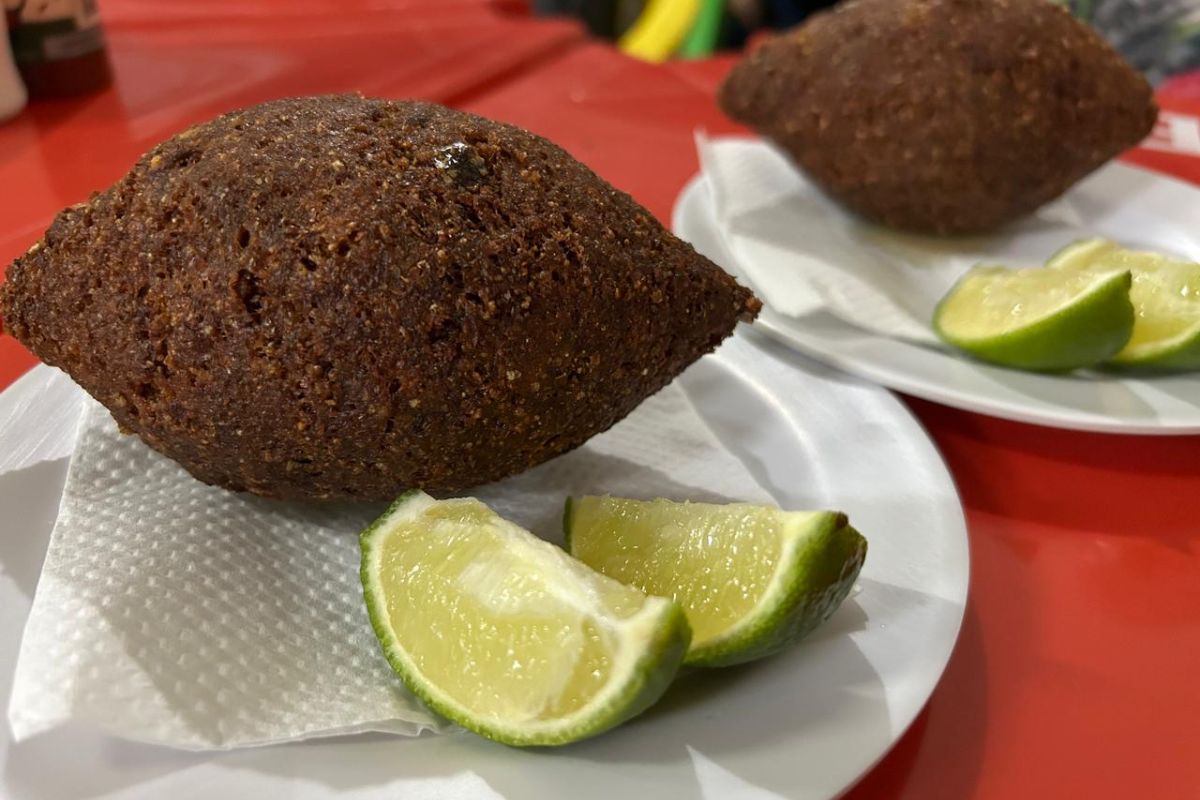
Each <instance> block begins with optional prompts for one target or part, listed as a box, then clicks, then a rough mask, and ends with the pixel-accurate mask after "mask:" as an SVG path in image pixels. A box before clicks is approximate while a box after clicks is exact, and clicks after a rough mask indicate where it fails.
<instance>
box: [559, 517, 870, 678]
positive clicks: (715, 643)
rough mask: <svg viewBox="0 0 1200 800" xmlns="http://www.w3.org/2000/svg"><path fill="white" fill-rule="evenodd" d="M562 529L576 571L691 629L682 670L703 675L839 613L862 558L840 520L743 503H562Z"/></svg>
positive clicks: (770, 649)
mask: <svg viewBox="0 0 1200 800" xmlns="http://www.w3.org/2000/svg"><path fill="white" fill-rule="evenodd" d="M563 527H564V528H565V530H566V534H567V545H568V547H569V548H570V550H571V554H572V555H574V556H575V557H576V558H578V559H580V560H581V561H583V562H584V563H585V564H587V565H589V566H591V567H593V568H595V569H597V570H599V571H600V572H603V573H604V574H605V575H608V576H610V577H613V578H616V579H617V580H619V581H621V582H622V583H627V584H629V585H631V586H636V587H637V588H639V589H641V590H642V591H644V592H646V593H647V594H654V595H660V596H663V597H670V598H673V599H674V600H675V601H676V602H678V603H679V604H680V605H681V606H683V608H684V611H686V612H687V617H688V622H690V623H691V625H692V630H693V638H692V648H691V650H689V651H688V654H687V658H686V659H685V662H684V663H686V664H691V665H695V666H705V667H720V666H727V665H729V664H738V663H741V662H744V661H751V660H753V659H756V658H762V657H763V656H766V655H770V654H771V653H775V652H777V651H779V650H782V649H783V648H785V647H787V646H788V645H790V644H792V643H794V642H796V641H798V640H799V639H801V638H802V637H804V636H805V635H806V634H807V633H809V632H810V631H811V630H812V629H813V628H815V627H817V626H818V625H820V624H821V623H822V622H824V621H825V620H826V619H828V618H829V617H830V615H832V614H833V612H834V611H835V610H837V607H838V606H839V605H841V603H842V601H843V600H844V599H845V598H846V595H847V594H848V593H849V591H850V588H851V587H852V586H853V585H854V579H855V578H856V577H857V576H858V571H859V569H861V568H862V564H863V559H864V558H865V557H866V554H867V542H866V540H865V539H863V537H862V536H860V535H859V534H858V532H857V531H855V530H854V529H853V528H851V527H850V526H849V525H848V524H847V523H846V517H845V515H844V514H838V513H836V512H832V511H811V512H807V511H780V510H779V509H777V508H766V507H763V506H754V505H750V504H748V503H733V504H730V505H712V504H709V503H675V502H672V501H670V500H651V501H641V500H623V499H621V498H616V497H580V498H572V499H570V500H568V501H567V508H566V511H565V513H564V516H563Z"/></svg>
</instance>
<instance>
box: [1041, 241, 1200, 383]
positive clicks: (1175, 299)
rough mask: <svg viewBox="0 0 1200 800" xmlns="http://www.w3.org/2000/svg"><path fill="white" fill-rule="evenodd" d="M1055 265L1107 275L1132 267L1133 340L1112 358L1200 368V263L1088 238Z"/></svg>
mask: <svg viewBox="0 0 1200 800" xmlns="http://www.w3.org/2000/svg"><path fill="white" fill-rule="evenodd" d="M1046 266H1047V267H1050V268H1051V269H1057V270H1064V271H1080V272H1087V273H1091V274H1102V273H1106V272H1111V271H1112V270H1129V271H1130V272H1131V273H1132V274H1133V285H1132V287H1131V288H1130V290H1129V297H1130V299H1131V300H1132V301H1133V307H1134V311H1135V314H1136V316H1135V320H1134V325H1133V335H1132V336H1131V337H1130V339H1129V342H1128V343H1127V344H1126V345H1125V347H1123V348H1122V349H1121V350H1120V351H1119V352H1117V353H1116V354H1115V355H1113V357H1112V358H1111V359H1110V363H1112V364H1116V365H1121V366H1128V367H1146V368H1152V369H1179V370H1184V369H1200V264H1197V263H1194V262H1188V261H1181V260H1179V259H1174V258H1170V257H1169V256H1164V255H1161V254H1159V253H1148V252H1144V251H1140V250H1127V249H1125V248H1123V247H1120V246H1119V245H1117V244H1115V243H1113V242H1110V241H1108V240H1106V239H1085V240H1083V241H1079V242H1075V243H1073V244H1071V245H1068V246H1067V247H1065V248H1063V249H1062V250H1060V251H1059V252H1058V253H1056V254H1055V255H1054V256H1053V257H1052V258H1051V259H1050V261H1048V262H1047V263H1046Z"/></svg>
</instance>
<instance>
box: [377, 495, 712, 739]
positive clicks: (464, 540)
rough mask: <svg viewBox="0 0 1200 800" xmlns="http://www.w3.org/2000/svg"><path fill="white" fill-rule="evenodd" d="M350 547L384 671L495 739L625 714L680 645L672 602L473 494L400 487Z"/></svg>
mask: <svg viewBox="0 0 1200 800" xmlns="http://www.w3.org/2000/svg"><path fill="white" fill-rule="evenodd" d="M360 543H361V547H362V583H363V592H364V595H365V598H366V603H367V611H368V613H369V615H370V618H371V624H372V626H373V628H374V629H375V634H376V636H377V637H378V638H379V642H380V644H381V645H382V646H383V651H384V654H385V655H386V656H387V659H388V661H389V663H390V664H391V665H392V667H393V669H395V671H396V673H397V674H398V675H399V676H400V678H401V679H402V680H403V681H404V683H405V684H406V685H407V686H408V688H409V689H410V690H412V691H413V692H414V693H415V694H416V695H418V696H419V697H421V698H422V699H423V700H424V701H425V702H426V703H427V704H428V705H429V706H430V707H431V708H433V709H434V710H435V711H437V712H438V713H440V714H442V715H443V716H445V717H447V718H449V719H451V720H453V721H454V722H457V723H458V724H459V725H461V726H463V727H464V728H467V729H469V730H472V731H474V732H476V733H479V734H481V735H483V736H487V737H488V738H491V739H494V740H496V741H499V742H503V743H505V744H510V745H518V746H524V745H557V744H565V743H567V742H572V741H576V740H579V739H583V738H585V737H588V736H592V735H594V734H597V733H600V732H601V731H604V730H607V729H609V728H611V727H613V726H614V725H617V724H619V723H620V722H623V721H624V720H626V719H629V718H630V717H632V716H634V715H635V714H638V713H639V712H641V711H642V710H644V709H645V708H647V707H648V706H649V705H650V704H651V703H653V702H654V701H655V700H657V699H658V697H659V696H660V695H661V694H662V692H663V691H664V690H665V689H666V687H667V685H668V684H669V683H670V681H671V679H672V677H673V676H674V674H675V672H676V670H677V669H678V667H679V665H680V662H681V661H682V659H683V656H684V653H685V652H686V651H687V646H688V642H689V641H690V639H691V631H690V629H689V627H688V624H687V620H686V618H685V616H684V614H683V611H682V609H680V607H679V606H678V605H677V604H675V603H673V602H671V601H669V600H665V599H663V598H661V597H648V596H646V595H645V594H643V593H642V592H640V591H638V590H637V589H633V588H630V587H628V586H624V585H622V584H620V583H618V582H617V581H614V580H612V579H611V578H607V577H605V576H603V575H601V574H599V573H597V572H594V571H593V570H591V569H589V568H588V567H586V566H584V565H583V564H581V563H580V562H578V561H576V560H575V559H572V558H571V557H570V556H568V555H567V554H566V553H565V552H563V551H562V550H561V549H559V548H557V547H555V546H553V545H551V544H549V543H547V542H544V541H542V540H541V539H538V538H537V537H536V536H534V535H533V534H531V533H529V532H527V531H525V530H522V529H521V528H519V527H518V526H516V525H514V524H512V523H511V522H508V521H506V520H504V519H502V518H500V517H499V516H497V515H496V514H495V513H494V512H493V511H492V510H491V509H489V508H488V507H487V506H485V505H484V504H483V503H480V502H479V501H478V500H474V499H470V498H466V499H455V500H443V501H437V500H434V499H433V498H431V497H429V496H428V495H426V494H423V493H421V492H412V493H410V494H407V495H404V496H403V497H401V498H400V499H399V500H397V501H396V502H395V503H394V504H392V506H391V507H390V508H389V509H388V510H387V511H386V512H385V513H384V514H383V516H381V517H380V518H379V519H378V520H376V521H375V522H374V523H373V524H372V525H371V526H370V527H369V528H367V529H366V530H365V531H363V532H362V534H361V536H360Z"/></svg>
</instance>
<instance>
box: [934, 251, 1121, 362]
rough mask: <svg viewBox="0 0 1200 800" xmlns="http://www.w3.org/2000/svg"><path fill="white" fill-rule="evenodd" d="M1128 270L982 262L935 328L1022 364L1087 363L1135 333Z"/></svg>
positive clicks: (988, 355) (990, 355) (971, 349)
mask: <svg viewBox="0 0 1200 800" xmlns="http://www.w3.org/2000/svg"><path fill="white" fill-rule="evenodd" d="M1130 282H1131V278H1130V274H1129V272H1128V270H1124V271H1122V270H1108V271H1105V272H1096V273H1092V272H1076V271H1073V270H1053V269H1041V268H1036V269H1005V268H1004V267H975V268H974V269H972V270H971V271H970V272H968V273H967V274H966V275H965V276H963V278H962V279H961V280H960V281H959V282H958V283H957V284H955V286H954V288H953V289H951V290H950V292H949V293H948V294H947V295H946V296H945V297H944V298H943V299H942V302H941V303H940V304H938V307H937V310H936V311H935V312H934V316H933V327H934V330H935V331H936V332H937V334H938V336H940V337H941V338H942V339H944V340H945V341H947V342H949V343H950V344H952V345H954V346H956V347H960V348H962V349H963V350H966V351H967V352H968V353H970V354H972V355H974V356H975V357H977V358H979V359H982V360H984V361H990V362H992V363H995V364H1000V365H1002V366H1006V367H1017V368H1020V369H1031V370H1046V371H1059V370H1070V369H1076V368H1078V367H1087V366H1091V365H1093V364H1097V363H1099V362H1101V361H1104V360H1106V359H1108V358H1110V357H1112V356H1113V355H1115V354H1116V353H1117V352H1118V351H1119V350H1120V349H1121V348H1122V347H1124V346H1125V343H1126V342H1128V341H1129V337H1130V335H1131V334H1132V332H1133V305H1132V303H1130V301H1129V286H1130Z"/></svg>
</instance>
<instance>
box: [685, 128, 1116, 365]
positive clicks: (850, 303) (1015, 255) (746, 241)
mask: <svg viewBox="0 0 1200 800" xmlns="http://www.w3.org/2000/svg"><path fill="white" fill-rule="evenodd" d="M696 146H697V149H698V151H699V154H700V163H701V168H702V169H703V172H704V177H705V179H706V182H707V184H708V187H709V190H710V192H711V193H712V194H711V197H712V200H713V206H714V209H715V211H716V216H717V223H718V226H717V227H718V229H719V231H720V233H721V235H722V237H723V240H724V243H725V245H726V246H727V247H728V249H729V251H730V253H732V254H733V255H734V256H735V257H736V259H737V265H738V267H739V268H740V269H742V270H743V271H744V272H745V273H746V277H747V278H748V279H749V281H750V282H751V284H753V288H754V289H755V291H756V292H757V293H758V295H759V296H760V297H761V298H762V299H763V300H764V301H765V302H766V303H767V304H768V305H769V306H771V307H772V308H773V309H774V310H776V311H778V312H780V313H783V314H787V315H789V316H796V317H800V316H804V315H805V314H809V313H812V312H814V311H818V310H827V311H830V312H832V313H833V314H836V315H837V316H838V317H840V318H841V319H843V320H844V321H846V322H850V323H852V324H854V325H857V326H859V327H861V328H864V329H866V330H869V331H872V332H875V333H879V334H882V335H884V336H891V337H896V338H901V339H908V340H911V341H915V342H920V343H922V344H929V345H935V346H937V345H938V340H937V338H936V337H935V336H934V334H933V331H932V330H931V329H930V322H931V320H932V318H933V311H934V308H935V307H936V306H937V303H938V301H939V300H941V298H942V297H943V296H944V295H945V294H946V292H948V291H949V290H950V288H951V287H952V286H953V285H954V283H955V281H957V280H958V279H959V278H960V277H961V276H962V275H963V273H965V272H966V271H967V270H968V269H970V268H971V267H973V266H975V265H976V264H979V263H981V262H982V263H987V264H995V265H1000V266H1012V267H1023V266H1036V265H1040V264H1042V263H1044V262H1045V261H1046V259H1047V258H1049V257H1050V255H1051V254H1053V253H1054V251H1055V250H1057V249H1059V248H1060V247H1063V246H1065V245H1067V244H1070V243H1071V242H1073V241H1075V240H1077V239H1083V238H1087V237H1089V236H1094V235H1096V234H1094V233H1091V232H1089V231H1088V230H1087V229H1086V227H1085V225H1084V223H1083V220H1084V219H1085V218H1086V216H1085V214H1084V213H1082V211H1081V209H1078V208H1076V207H1075V206H1074V205H1073V203H1072V201H1071V198H1070V195H1067V196H1066V197H1065V198H1063V199H1061V200H1059V201H1056V202H1054V203H1051V204H1049V205H1046V206H1044V207H1043V208H1041V209H1039V210H1038V211H1037V212H1036V213H1034V214H1031V215H1029V216H1027V217H1025V218H1024V219H1022V220H1020V221H1019V222H1017V223H1014V224H1012V225H1009V226H1006V227H1005V228H1003V229H1002V230H1000V231H998V232H996V233H994V234H990V235H987V236H972V237H933V236H918V235H911V234H904V233H898V232H896V231H891V230H888V229H885V228H882V227H879V226H877V225H872V224H870V223H867V222H864V221H862V220H861V219H858V218H857V217H855V216H853V215H852V214H850V213H848V212H846V211H845V210H843V209H842V208H841V207H840V206H838V205H836V204H835V203H834V202H833V201H831V200H830V199H828V198H827V197H825V196H824V195H823V194H822V193H821V192H820V191H819V190H818V189H817V188H816V186H815V185H814V184H812V183H811V182H809V181H808V179H807V178H806V177H805V176H804V174H803V173H802V172H800V170H798V169H797V168H796V167H795V165H794V164H792V163H791V162H790V161H789V160H788V159H787V157H786V156H784V155H783V154H782V153H780V152H779V151H778V150H776V149H775V148H774V147H772V146H771V145H770V144H768V143H766V142H763V141H759V140H753V139H745V138H721V139H708V138H706V137H705V136H704V135H703V134H698V135H697V138H696Z"/></svg>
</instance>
